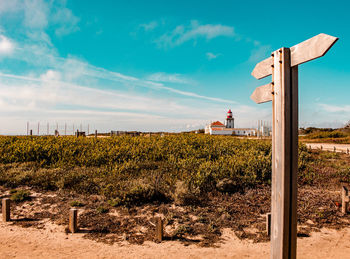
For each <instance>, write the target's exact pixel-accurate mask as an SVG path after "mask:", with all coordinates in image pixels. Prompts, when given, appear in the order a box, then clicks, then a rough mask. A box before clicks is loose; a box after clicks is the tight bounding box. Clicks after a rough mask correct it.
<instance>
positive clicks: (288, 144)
mask: <svg viewBox="0 0 350 259" xmlns="http://www.w3.org/2000/svg"><path fill="white" fill-rule="evenodd" d="M273 61H274V69H273V82H274V95H273V142H272V143H273V146H272V156H273V158H272V196H271V212H272V230H271V258H292V259H293V258H295V254H296V251H294V249H295V248H296V246H295V245H294V244H296V240H293V238H294V234H295V233H296V229H294V228H295V227H296V225H294V224H293V223H292V222H293V220H292V219H291V217H292V215H293V213H294V208H292V206H295V205H296V201H294V202H293V201H292V199H293V198H292V197H294V196H295V192H293V190H294V188H296V186H292V185H293V184H294V178H292V176H293V177H294V176H295V175H293V173H292V172H293V170H295V168H297V167H296V166H297V165H295V161H297V160H296V159H293V158H292V156H293V155H294V156H295V155H297V154H295V153H294V150H295V148H296V147H297V144H295V143H294V142H295V140H296V139H297V138H295V136H294V135H295V134H293V132H294V131H295V127H298V126H297V124H296V126H295V125H294V126H293V124H294V123H295V118H297V116H298V115H297V114H295V111H297V110H295V105H293V94H294V92H293V91H292V80H291V67H290V50H289V49H288V48H282V49H281V50H280V51H275V52H274V53H273ZM295 102H297V98H296V99H295V100H294V103H295ZM293 136H294V138H293ZM292 151H293V153H291V152H292ZM292 228H293V229H292Z"/></svg>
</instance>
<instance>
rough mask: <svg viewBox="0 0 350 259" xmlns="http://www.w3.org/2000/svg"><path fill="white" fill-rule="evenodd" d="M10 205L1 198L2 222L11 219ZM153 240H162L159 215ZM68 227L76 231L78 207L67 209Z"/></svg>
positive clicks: (162, 234) (77, 230)
mask: <svg viewBox="0 0 350 259" xmlns="http://www.w3.org/2000/svg"><path fill="white" fill-rule="evenodd" d="M10 207H11V200H10V199H9V198H4V199H2V219H3V221H4V222H9V221H11V215H10ZM154 219H155V228H156V231H155V237H154V238H155V241H156V242H159V243H160V242H162V240H163V237H164V233H163V219H162V218H161V217H159V216H157V217H155V218H154ZM68 229H69V232H70V233H78V232H79V227H78V209H76V208H71V209H70V210H69V223H68Z"/></svg>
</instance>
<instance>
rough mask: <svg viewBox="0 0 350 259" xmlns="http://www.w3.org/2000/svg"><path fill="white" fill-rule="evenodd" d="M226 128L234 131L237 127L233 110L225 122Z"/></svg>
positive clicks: (229, 111)
mask: <svg viewBox="0 0 350 259" xmlns="http://www.w3.org/2000/svg"><path fill="white" fill-rule="evenodd" d="M225 126H226V128H229V129H233V128H234V127H235V119H234V118H233V117H232V112H231V109H230V110H228V112H227V117H226V120H225Z"/></svg>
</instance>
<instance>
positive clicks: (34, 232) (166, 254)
mask: <svg viewBox="0 0 350 259" xmlns="http://www.w3.org/2000/svg"><path fill="white" fill-rule="evenodd" d="M223 237H224V242H223V243H222V244H219V247H217V248H201V247H198V246H195V245H190V246H184V245H183V244H181V243H179V242H176V241H166V242H163V243H161V244H156V243H152V242H146V243H144V244H143V245H130V244H128V243H122V244H114V245H107V244H103V243H97V242H95V241H92V240H87V239H84V238H82V234H74V235H72V234H68V235H67V234H65V233H64V227H63V226H57V225H54V224H52V223H50V222H47V223H46V224H45V229H35V228H22V227H19V226H14V225H12V224H11V223H0V258H192V259H193V258H259V259H261V258H269V249H270V247H269V246H270V244H269V243H258V244H256V243H252V242H251V241H246V240H243V241H241V240H239V239H238V238H237V237H236V236H235V235H234V234H233V232H231V231H230V230H225V231H224V235H223ZM349 241H350V227H349V228H345V229H342V230H338V231H336V230H329V229H322V230H321V232H316V233H312V235H311V237H308V238H299V239H298V258H318V259H321V258H332V259H336V258H349V254H350V242H349Z"/></svg>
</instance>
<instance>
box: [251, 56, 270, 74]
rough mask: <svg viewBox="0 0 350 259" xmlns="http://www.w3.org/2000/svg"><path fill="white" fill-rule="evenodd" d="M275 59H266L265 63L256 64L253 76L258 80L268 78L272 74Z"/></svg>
mask: <svg viewBox="0 0 350 259" xmlns="http://www.w3.org/2000/svg"><path fill="white" fill-rule="evenodd" d="M272 63H273V59H272V57H269V58H267V59H264V60H263V61H261V62H259V63H258V64H256V66H255V67H254V69H253V71H252V76H254V77H255V78H256V79H261V78H264V77H267V76H269V75H271V74H272V67H271V65H272Z"/></svg>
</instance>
